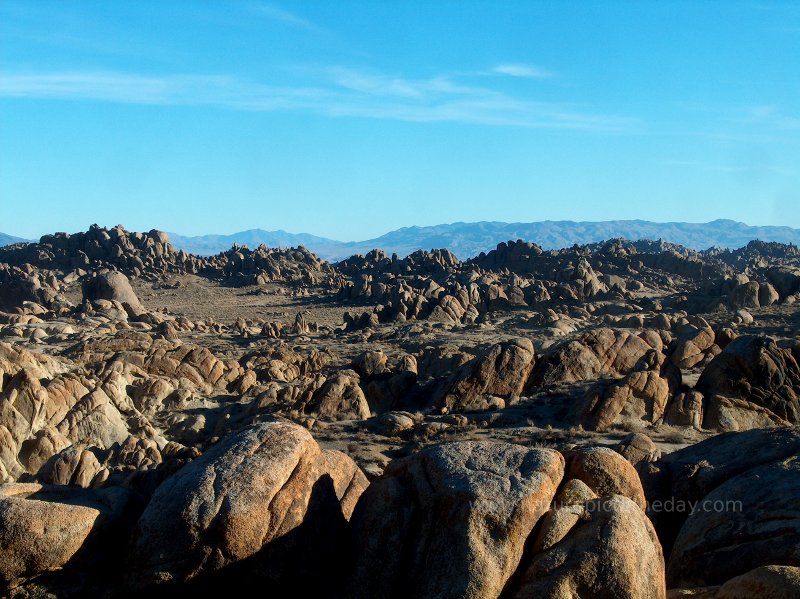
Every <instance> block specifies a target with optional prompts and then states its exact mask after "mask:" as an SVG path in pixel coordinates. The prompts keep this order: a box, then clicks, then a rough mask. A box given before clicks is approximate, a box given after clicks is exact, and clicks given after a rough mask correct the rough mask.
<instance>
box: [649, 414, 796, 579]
mask: <svg viewBox="0 0 800 599" xmlns="http://www.w3.org/2000/svg"><path fill="white" fill-rule="evenodd" d="M798 455H800V429H798V428H797V427H794V428H767V429H754V430H750V431H745V432H731V433H723V434H720V435H716V436H714V437H712V438H710V439H707V440H705V441H702V442H700V443H697V444H695V445H692V446H689V447H686V448H685V449H681V450H679V451H675V452H673V453H671V454H668V455H666V456H664V457H663V458H662V459H661V460H658V461H656V462H652V463H649V464H647V468H646V469H641V470H640V472H641V474H642V479H643V484H644V488H645V492H646V495H647V499H648V515H649V516H650V518H651V520H652V521H653V523H654V525H655V528H656V530H657V531H658V534H659V538H660V539H661V542H662V546H663V547H664V550H665V553H666V555H667V556H668V572H669V576H668V582H669V586H670V587H697V586H707V585H713V584H721V583H723V582H725V581H726V580H728V579H730V578H732V577H734V576H737V575H739V574H743V573H744V572H746V571H747V570H749V569H752V568H755V567H757V566H761V565H770V564H796V563H797V561H798V559H800V555H799V554H798V553H797V547H798V546H800V537H798V534H800V503H798V502H799V501H800V499H798V497H800V491H798V485H800V476H798V472H799V471H798V464H797V461H798V458H797V456H798Z"/></svg>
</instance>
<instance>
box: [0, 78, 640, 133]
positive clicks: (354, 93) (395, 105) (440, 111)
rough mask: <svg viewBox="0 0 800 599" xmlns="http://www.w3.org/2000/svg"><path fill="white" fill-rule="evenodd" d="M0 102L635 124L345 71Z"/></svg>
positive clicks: (601, 127)
mask: <svg viewBox="0 0 800 599" xmlns="http://www.w3.org/2000/svg"><path fill="white" fill-rule="evenodd" d="M0 97H5V98H31V99H58V100H84V101H105V102H116V103H125V104H145V105H172V106H177V105H186V106H189V105H208V106H218V107H222V108H228V109H234V110H252V111H276V110H285V111H305V112H310V113H314V114H319V115H326V116H335V117H344V116H347V117H361V118H373V119H386V120H398V121H407V122H420V123H436V122H454V123H469V124H481V125H498V126H514V127H528V128H550V129H576V130H587V131H608V132H620V131H631V130H633V129H636V128H637V126H638V122H637V121H636V120H635V119H630V118H624V117H618V116H608V115H601V114H591V113H586V112H583V111H582V110H579V109H578V108H577V107H575V106H572V105H570V104H567V103H554V102H536V101H532V100H528V99H522V98H516V97H512V96H509V95H507V94H504V93H501V92H499V91H496V90H492V89H488V88H483V87H473V86H463V85H459V84H458V83H456V82H454V81H452V80H451V79H448V78H447V77H433V78H429V79H419V80H416V79H406V78H403V77H394V76H387V75H384V74H380V73H375V72H367V71H359V70H355V69H346V68H340V67H337V68H329V69H323V70H322V75H321V76H320V77H317V78H316V79H315V82H314V84H313V85H298V86H272V85H265V84H261V83H257V82H252V81H246V80H242V79H238V78H235V77H229V76H222V75H169V76H145V75H132V74H126V73H118V72H66V73H47V72H37V73H30V72H28V73H14V74H11V73H4V74H0Z"/></svg>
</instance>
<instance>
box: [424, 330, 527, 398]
mask: <svg viewBox="0 0 800 599" xmlns="http://www.w3.org/2000/svg"><path fill="white" fill-rule="evenodd" d="M533 355H534V350H533V344H532V343H531V341H530V340H529V339H517V340H514V341H510V342H506V343H500V344H497V345H493V346H492V347H491V348H489V349H488V350H487V351H486V352H484V353H483V354H482V355H480V356H478V357H476V358H475V359H473V360H472V361H470V362H468V363H467V364H465V365H464V366H463V367H462V368H461V369H459V371H458V372H457V373H456V374H455V375H454V377H453V379H452V381H451V382H450V383H449V385H448V387H447V388H446V389H445V390H444V392H443V393H442V394H441V395H440V397H439V398H438V399H437V400H435V407H436V408H438V409H440V410H443V411H448V412H463V411H471V410H483V409H487V408H488V407H489V406H488V404H487V401H486V399H485V396H487V395H493V396H497V397H502V398H507V397H509V396H511V395H519V394H520V393H521V392H522V390H523V388H524V386H525V383H526V382H527V380H528V375H529V374H530V372H531V369H532V368H533Z"/></svg>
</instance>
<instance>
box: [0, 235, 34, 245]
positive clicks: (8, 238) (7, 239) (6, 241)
mask: <svg viewBox="0 0 800 599" xmlns="http://www.w3.org/2000/svg"><path fill="white" fill-rule="evenodd" d="M23 241H28V240H27V239H23V238H22V237H14V236H13V235H8V234H6V233H0V247H3V246H6V245H13V244H15V243H20V242H23Z"/></svg>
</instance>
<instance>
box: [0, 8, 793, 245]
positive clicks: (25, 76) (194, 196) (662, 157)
mask: <svg viewBox="0 0 800 599" xmlns="http://www.w3.org/2000/svg"><path fill="white" fill-rule="evenodd" d="M623 218H624V219H627V218H640V219H648V220H655V221H690V222H705V221H708V220H713V219H716V218H732V219H735V220H740V221H743V222H746V223H748V224H753V225H770V224H772V225H790V226H794V227H800V3H796V2H779V3H771V2H758V1H755V2H741V3H738V2H712V1H703V2H669V3H663V2H662V3H657V2H617V3H614V2H596V3H593V2H489V1H487V2H474V1H466V2H455V1H443V2H414V1H404V2H388V1H386V2H378V1H370V2H353V1H343V2H323V1H316V2H281V3H278V2H274V3H273V2H260V1H258V0H252V1H249V0H247V1H236V0H226V1H225V2H222V1H218V2H214V1H210V0H209V1H198V2H189V1H180V2H177V1H171V0H150V1H137V2H106V1H103V2H85V1H78V0H76V1H72V2H47V1H38V2H28V1H26V2H16V1H14V0H0V231H3V232H6V233H11V234H14V235H19V236H24V237H38V236H39V235H41V234H43V233H47V232H52V231H56V230H65V231H78V230H85V229H86V228H87V227H88V225H89V224H91V223H93V222H97V223H99V224H103V225H108V226H113V225H115V224H117V223H122V224H124V225H125V226H126V227H127V228H128V229H133V230H148V229H150V228H160V229H164V230H169V231H174V232H179V233H183V234H201V233H210V232H214V233H231V232H235V231H239V230H243V229H249V228H263V229H270V230H271V229H279V228H280V229H285V230H288V231H291V232H309V233H314V234H318V235H323V236H327V237H333V238H337V239H342V240H353V239H366V238H370V237H375V236H377V235H380V234H382V233H384V232H386V231H389V230H391V229H395V228H398V227H401V226H409V225H432V224H439V223H446V222H455V221H477V220H500V221H512V222H528V221H538V220H609V219H623Z"/></svg>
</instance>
